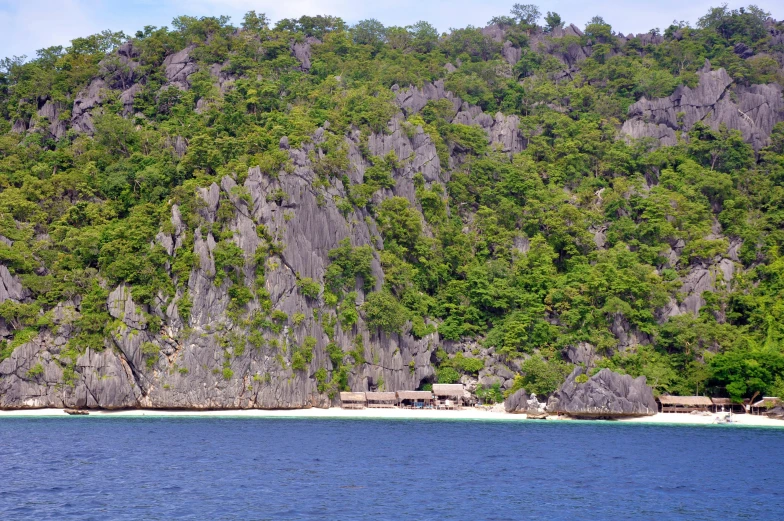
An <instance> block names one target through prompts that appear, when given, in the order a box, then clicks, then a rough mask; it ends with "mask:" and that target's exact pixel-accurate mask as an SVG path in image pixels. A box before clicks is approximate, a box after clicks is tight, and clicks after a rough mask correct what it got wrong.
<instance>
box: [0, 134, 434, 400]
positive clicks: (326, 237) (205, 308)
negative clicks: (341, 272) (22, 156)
mask: <svg viewBox="0 0 784 521" xmlns="http://www.w3.org/2000/svg"><path fill="white" fill-rule="evenodd" d="M403 139H406V140H409V138H408V137H407V136H405V134H398V135H397V136H385V138H384V139H382V138H381V137H380V136H377V137H376V141H375V142H374V143H375V145H374V146H376V147H378V148H377V150H378V151H383V150H391V149H395V148H396V147H398V148H399V147H404V146H408V147H409V149H406V151H408V152H411V153H412V154H413V157H412V160H413V162H414V163H415V164H418V165H421V168H422V170H427V168H428V167H427V165H426V162H424V161H422V157H425V156H427V155H429V154H430V148H431V147H432V144H429V145H428V144H427V140H426V139H424V138H423V137H422V136H421V135H420V136H419V137H417V136H414V137H413V138H411V139H410V140H409V141H408V143H407V144H404V143H402V140H403ZM318 141H319V139H314V142H318ZM348 144H349V146H350V147H356V144H354V143H353V142H351V141H350V140H349V141H348ZM400 150H402V149H400ZM289 152H290V156H291V160H292V164H293V170H292V171H289V172H287V171H281V172H278V173H276V174H277V175H276V176H273V175H270V174H271V173H263V172H261V170H260V169H259V168H252V169H250V171H249V173H248V176H247V179H246V180H245V182H244V184H243V185H242V186H241V187H238V186H237V183H236V182H235V180H234V179H232V178H230V177H224V178H223V179H222V181H221V183H220V186H219V185H217V184H213V185H211V186H209V187H207V188H204V189H201V190H200V192H199V196H200V198H201V199H202V201H203V205H201V206H200V208H199V210H198V212H199V214H200V218H201V219H202V223H203V224H204V225H210V226H212V224H213V223H216V222H217V221H218V213H219V212H223V213H222V215H225V214H226V213H228V214H229V215H233V217H232V218H231V219H230V222H229V223H228V229H229V230H230V231H231V232H232V233H231V234H230V236H232V237H233V238H232V239H230V240H231V241H232V242H233V243H234V244H235V245H236V246H238V247H239V248H240V249H241V251H242V252H243V255H244V258H245V263H244V265H242V266H239V267H238V270H239V272H240V276H239V277H238V280H237V282H236V283H237V284H244V285H245V286H246V287H249V288H253V287H254V285H256V284H258V283H259V282H258V281H260V283H261V284H262V288H263V291H264V293H265V294H268V295H269V300H270V301H271V304H272V309H273V310H274V311H277V312H282V313H284V314H285V315H284V316H285V317H287V318H285V319H278V320H280V329H278V330H273V329H270V328H267V327H265V328H263V329H262V330H261V332H262V336H263V339H262V340H261V341H258V340H257V341H256V342H257V344H256V345H251V344H250V343H249V342H248V337H249V335H250V334H251V333H253V332H254V330H253V328H252V327H251V326H249V325H248V323H247V322H246V321H244V320H243V319H242V318H236V316H235V315H232V314H231V313H229V311H230V309H229V307H230V303H231V298H230V296H229V293H230V291H231V288H232V286H233V285H234V284H235V282H232V281H231V280H229V279H226V280H224V281H222V282H220V283H219V282H218V280H217V279H216V275H217V273H216V271H217V270H216V264H215V251H216V248H218V247H219V244H218V241H216V239H215V237H214V236H213V235H212V233H210V232H206V233H202V231H201V229H199V228H197V229H196V230H187V229H186V226H185V224H184V223H183V219H182V216H181V215H180V211H179V208H178V207H177V206H176V205H175V206H173V207H172V218H171V225H172V226H171V227H170V228H168V231H166V232H164V231H161V232H160V233H159V234H158V236H157V238H156V241H157V242H158V244H160V245H161V246H162V247H163V248H164V249H165V250H166V252H167V253H169V254H170V255H171V256H172V257H174V258H176V257H177V256H178V255H179V254H181V253H183V248H184V247H185V246H184V243H185V242H184V238H185V237H186V236H187V235H189V234H193V235H192V237H193V239H194V241H193V246H192V247H193V252H194V254H195V255H196V256H197V257H198V259H199V260H198V262H196V263H195V265H194V268H193V270H192V272H191V273H190V276H189V278H188V280H187V281H186V282H185V285H184V287H185V288H187V294H188V298H189V299H190V302H191V306H190V313H189V316H187V317H182V316H180V312H179V306H178V302H179V301H180V300H181V299H183V298H185V290H184V288H182V287H181V288H180V289H178V290H177V294H176V295H175V296H174V298H169V297H166V296H165V295H162V294H161V295H158V296H157V297H156V299H154V303H153V304H152V305H149V306H142V305H140V304H138V303H136V302H134V300H133V296H132V294H131V288H129V287H127V286H124V285H121V286H118V287H117V288H115V289H114V290H113V291H111V293H110V294H109V297H108V299H107V308H108V311H109V314H110V315H111V316H112V318H114V319H115V320H117V321H118V325H117V326H115V327H114V329H113V330H112V334H111V336H110V338H108V339H107V342H106V345H105V347H104V349H103V350H101V351H94V350H87V351H86V352H85V353H84V354H82V355H80V356H79V357H78V359H77V360H71V359H69V358H68V357H67V356H65V355H63V354H62V353H63V352H65V349H64V348H65V345H66V344H67V342H68V341H69V339H70V338H72V337H73V335H74V334H75V333H76V330H75V329H74V326H73V324H74V323H75V321H76V319H77V318H78V316H79V311H78V303H77V304H63V305H61V306H58V307H57V308H56V309H55V313H54V315H55V317H54V321H55V323H56V325H57V328H56V331H57V334H56V335H55V334H50V333H47V332H44V333H41V334H39V336H38V337H37V338H35V339H34V340H33V341H31V342H29V343H27V344H24V345H22V346H19V347H18V348H17V349H16V350H15V351H14V352H13V354H12V355H11V356H10V357H9V358H8V359H6V360H4V361H3V363H2V364H0V407H3V408H19V407H64V406H65V407H88V408H89V407H102V408H124V407H150V408H187V409H208V408H232V409H233V408H301V407H326V406H328V405H329V404H330V403H331V399H330V397H329V396H328V395H327V393H326V392H322V391H319V388H318V387H319V386H318V382H317V381H316V377H315V373H316V371H317V370H318V369H319V368H324V369H326V370H327V371H328V372H331V371H332V370H334V369H335V367H334V366H333V365H332V361H331V360H330V357H329V356H328V355H327V344H329V343H330V342H334V343H335V344H336V345H338V346H340V347H341V348H342V349H343V350H344V351H345V352H348V351H351V350H355V349H357V346H360V347H359V349H360V350H361V351H363V358H364V362H362V363H358V364H356V365H355V366H354V367H353V368H352V369H351V371H350V373H349V375H348V383H349V385H350V387H351V388H352V389H354V390H358V391H365V390H370V389H377V388H379V386H381V385H382V382H383V388H384V389H385V390H390V391H394V390H399V389H415V388H417V387H418V386H419V385H420V383H421V382H422V381H423V380H429V381H432V378H433V376H434V373H433V368H432V365H431V364H430V359H431V355H432V353H433V349H434V348H435V346H436V345H437V344H438V341H437V335H436V334H432V335H430V336H428V337H425V338H422V339H415V338H414V337H412V336H411V335H410V334H409V333H408V330H407V329H404V331H403V332H402V333H401V334H392V335H389V334H386V333H383V332H379V331H368V330H367V328H366V327H365V324H364V321H363V318H362V317H361V316H360V317H359V320H358V323H357V324H355V325H354V326H351V327H347V328H343V327H342V326H341V325H340V323H335V322H333V320H334V316H335V311H334V310H333V309H331V308H327V307H324V306H323V303H322V302H321V301H320V298H318V297H317V298H311V297H305V296H303V295H302V294H301V293H300V291H299V288H298V286H297V279H298V278H299V277H311V278H313V279H314V280H317V281H320V282H321V281H323V278H324V273H325V272H326V269H327V266H328V265H329V263H330V261H329V258H328V253H329V251H330V250H331V249H334V248H335V247H337V246H338V244H339V242H340V241H341V240H343V239H348V240H349V241H350V243H351V244H353V245H356V246H359V245H365V244H376V243H379V239H378V231H377V230H376V229H375V227H374V226H373V225H372V224H368V222H366V220H365V217H366V215H367V214H366V213H365V210H360V211H357V212H355V213H353V214H350V215H348V216H346V217H344V216H343V214H341V212H340V211H339V210H338V209H337V207H336V205H335V202H334V200H335V198H337V197H343V198H345V197H346V196H347V193H346V187H344V186H343V185H342V183H341V182H340V181H339V180H335V181H333V184H332V185H330V186H329V187H327V188H320V189H318V191H317V190H316V189H314V188H313V181H314V179H315V173H314V171H313V165H312V163H311V157H314V155H315V156H317V154H313V152H317V151H315V150H314V145H307V146H306V147H305V148H303V149H292V150H290V151H289ZM420 156H421V157H420ZM364 161H365V160H364V159H363V158H362V157H361V154H359V153H358V152H357V153H354V154H351V162H352V165H351V167H350V169H351V170H352V171H359V172H362V171H364V170H363V169H364V168H366V167H367V166H368V165H367V164H366V163H365V162H364ZM436 161H437V158H436ZM434 168H435V169H434V170H433V172H434V173H437V172H438V171H439V168H440V167H439V166H438V165H437V164H436V165H435V167H434ZM412 175H413V173H412V172H410V171H408V170H405V169H401V170H400V171H399V172H395V173H394V178H395V181H396V183H397V187H398V188H396V189H395V190H399V193H402V194H408V193H411V194H413V192H414V190H413V185H412V181H411V176H412ZM434 175H435V177H436V178H437V177H438V176H437V174H434ZM432 182H439V181H437V180H434V181H432ZM279 191H282V192H285V193H286V198H285V199H284V200H282V201H279V202H276V201H273V200H271V199H270V200H268V196H269V195H270V194H271V193H273V192H276V193H277V192H279ZM321 191H323V192H324V193H323V198H322V197H319V195H320V192H321ZM242 192H245V193H246V194H247V196H248V197H240V196H239V194H240V193H242ZM226 206H228V211H227V210H226ZM262 227H263V229H264V230H265V233H264V234H260V233H259V231H258V230H260V229H262ZM262 235H264V237H268V238H270V239H271V240H273V241H275V242H278V243H279V244H281V245H282V251H276V252H275V253H274V254H272V255H270V256H269V258H268V259H267V262H266V263H264V266H265V269H264V274H263V278H261V279H257V273H256V268H255V262H253V261H252V260H253V259H254V257H255V256H256V255H257V253H258V252H259V251H260V250H261V249H262V248H267V247H268V244H267V242H266V241H267V239H266V238H264V237H262ZM372 271H373V274H374V277H375V279H376V288H380V287H381V284H382V283H383V272H382V270H381V266H380V264H379V261H378V259H377V258H374V259H373V263H372ZM172 276H173V278H174V280H175V281H176V278H175V277H174V275H172ZM0 281H2V286H1V287H2V290H0V291H2V298H6V299H7V298H14V299H23V298H25V297H26V295H24V294H23V292H22V288H21V285H20V284H19V283H18V281H17V280H16V279H15V278H14V277H12V276H11V274H10V273H9V272H8V271H7V270H6V269H5V268H3V267H0ZM356 289H357V292H358V298H357V304H361V302H363V301H364V290H363V288H362V284H361V282H359V281H358V283H357V288H356ZM261 307H262V303H261V302H260V299H259V298H258V297H255V298H253V299H252V300H251V302H249V303H248V304H247V307H246V308H245V309H244V310H242V314H241V317H247V316H251V315H252V314H253V313H254V312H256V311H258V310H259V309H260V308H261ZM295 317H299V318H296V320H295ZM153 319H154V320H153ZM152 324H155V328H154V329H152ZM158 324H160V325H158ZM408 327H410V325H409V326H407V328H408ZM306 337H312V339H315V345H314V347H313V356H312V360H311V361H310V362H309V363H307V364H306V367H305V369H304V370H297V369H294V368H293V367H292V356H293V352H294V350H295V349H297V346H302V345H303V344H304V343H305V341H306ZM38 364H40V369H39V368H38ZM33 368H36V369H35V370H33V371H31V369H33ZM66 377H67V378H66ZM66 380H67V382H66V383H64V381H66Z"/></svg>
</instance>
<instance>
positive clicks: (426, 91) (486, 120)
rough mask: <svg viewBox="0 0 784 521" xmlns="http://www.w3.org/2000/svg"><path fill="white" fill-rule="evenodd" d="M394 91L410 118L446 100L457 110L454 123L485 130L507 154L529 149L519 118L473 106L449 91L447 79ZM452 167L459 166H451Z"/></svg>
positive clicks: (397, 100)
mask: <svg viewBox="0 0 784 521" xmlns="http://www.w3.org/2000/svg"><path fill="white" fill-rule="evenodd" d="M392 90H393V91H395V101H396V103H397V105H398V106H399V107H400V108H401V110H402V111H403V113H404V114H405V115H406V116H408V115H410V114H414V113H417V112H419V111H420V110H422V109H423V108H424V107H425V105H427V102H428V101H438V100H441V99H446V100H449V101H450V102H451V103H452V106H453V107H454V114H453V115H450V118H449V121H450V122H451V123H457V124H461V125H476V126H479V127H481V128H482V129H484V130H485V132H487V136H488V139H489V140H490V142H491V143H493V144H498V145H500V148H501V150H502V151H503V152H506V153H510V154H516V153H518V152H521V151H522V150H524V149H525V146H526V144H525V140H524V138H523V134H522V132H521V131H520V119H519V118H518V117H517V116H515V115H511V116H505V115H504V114H502V113H500V112H498V113H497V114H496V115H495V116H491V115H489V114H486V113H484V112H483V111H482V109H481V108H480V107H477V106H476V105H470V104H468V103H466V102H464V101H462V100H461V99H460V98H459V97H457V96H455V95H454V94H453V93H452V92H450V91H447V90H445V88H444V81H443V80H438V81H435V82H433V83H425V84H424V85H423V86H422V88H416V87H414V86H411V87H409V88H407V89H404V90H401V89H399V88H398V87H397V86H393V87H392ZM444 166H446V165H444ZM449 166H450V167H452V166H455V165H454V164H450V165H449Z"/></svg>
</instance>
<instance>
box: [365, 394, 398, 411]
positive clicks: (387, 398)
mask: <svg viewBox="0 0 784 521" xmlns="http://www.w3.org/2000/svg"><path fill="white" fill-rule="evenodd" d="M365 397H366V398H367V405H368V407H377V408H379V407H394V406H395V405H397V395H396V394H395V393H393V392H386V393H365Z"/></svg>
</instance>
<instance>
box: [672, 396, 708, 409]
mask: <svg viewBox="0 0 784 521" xmlns="http://www.w3.org/2000/svg"><path fill="white" fill-rule="evenodd" d="M659 403H660V404H661V405H662V409H661V412H693V411H701V412H702V411H704V412H707V411H708V409H710V408H711V407H713V402H712V401H711V399H710V398H708V397H707V396H659Z"/></svg>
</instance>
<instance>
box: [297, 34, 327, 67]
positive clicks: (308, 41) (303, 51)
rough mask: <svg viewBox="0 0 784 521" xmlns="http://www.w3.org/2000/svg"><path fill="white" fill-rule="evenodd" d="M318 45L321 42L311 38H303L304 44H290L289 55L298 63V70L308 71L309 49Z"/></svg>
mask: <svg viewBox="0 0 784 521" xmlns="http://www.w3.org/2000/svg"><path fill="white" fill-rule="evenodd" d="M320 43H321V40H319V39H318V38H314V37H312V36H308V37H307V38H305V41H304V42H292V44H291V54H293V55H294V57H295V58H296V59H297V61H299V64H300V68H301V69H302V70H303V71H309V70H310V53H311V51H310V48H311V47H312V46H313V45H318V44H320Z"/></svg>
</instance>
